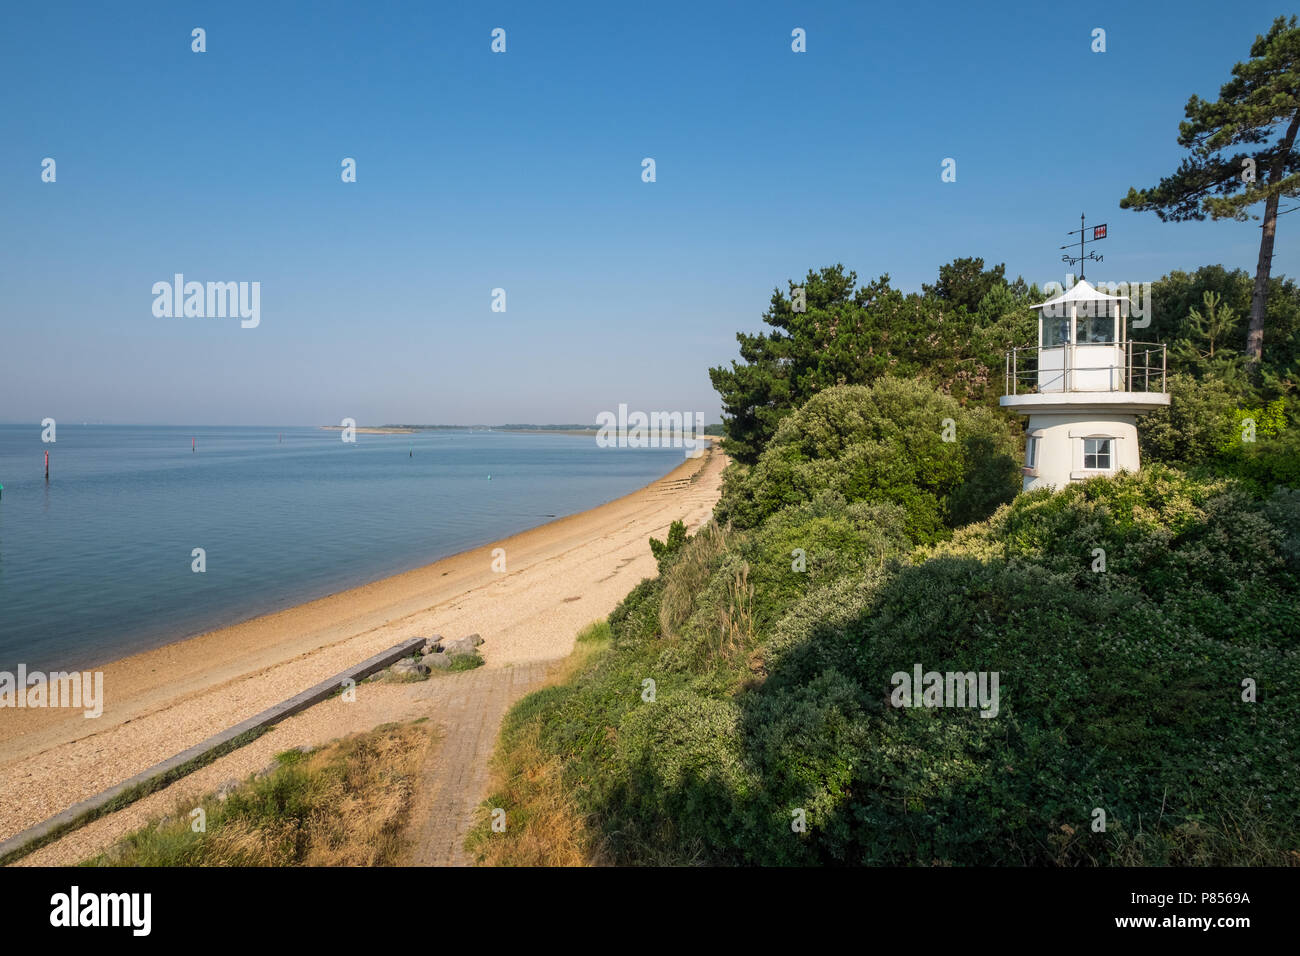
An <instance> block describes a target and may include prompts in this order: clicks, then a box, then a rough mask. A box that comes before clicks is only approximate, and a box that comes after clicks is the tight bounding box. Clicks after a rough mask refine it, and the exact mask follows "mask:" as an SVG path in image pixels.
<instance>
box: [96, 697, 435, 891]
mask: <svg viewBox="0 0 1300 956" xmlns="http://www.w3.org/2000/svg"><path fill="white" fill-rule="evenodd" d="M432 741H433V735H432V733H431V730H430V728H429V727H428V725H427V724H425V723H423V722H415V723H407V724H386V725H384V726H381V727H377V728H376V729H374V730H372V731H370V732H368V733H364V734H354V735H352V736H350V737H345V738H343V739H341V740H336V741H333V742H332V743H329V744H327V745H325V746H324V747H322V748H320V749H318V750H314V751H311V752H308V753H302V752H300V751H296V750H291V751H287V752H285V753H282V754H280V755H279V757H278V758H277V765H276V766H275V767H274V769H271V770H270V771H269V772H265V773H263V774H261V775H256V776H253V777H250V778H249V779H248V780H246V781H245V782H244V783H243V784H241V785H240V786H239V787H238V788H236V789H235V790H233V791H231V792H230V793H229V794H227V795H226V796H225V798H224V799H221V798H219V797H218V796H217V795H215V794H212V795H210V796H208V797H206V798H204V800H203V801H202V802H201V803H200V804H199V806H198V807H194V806H188V805H187V806H177V807H176V809H175V811H174V813H173V815H172V816H170V817H167V818H164V819H163V820H160V821H155V822H154V823H152V824H150V825H148V826H146V827H143V828H142V829H140V830H137V831H136V832H134V833H131V834H129V835H128V836H126V837H124V838H123V839H122V840H120V841H119V842H118V843H116V844H114V845H113V846H112V847H110V848H109V849H108V850H107V851H106V852H105V853H103V854H100V855H99V856H98V857H95V858H94V859H92V860H89V861H87V863H88V864H89V865H93V866H391V865H394V864H395V863H397V862H398V860H399V857H400V855H401V852H402V850H403V839H402V832H403V829H404V827H405V824H406V818H407V816H408V814H409V811H410V807H411V799H412V796H413V791H414V784H415V780H416V778H417V772H418V770H419V767H420V764H421V761H422V760H423V758H424V755H425V753H426V752H427V750H428V748H429V747H430V745H431V744H432ZM196 809H201V810H202V811H203V814H204V817H205V822H206V830H205V831H204V832H197V833H196V832H194V829H193V822H194V821H195V819H196V817H195V814H194V811H195V810H196Z"/></svg>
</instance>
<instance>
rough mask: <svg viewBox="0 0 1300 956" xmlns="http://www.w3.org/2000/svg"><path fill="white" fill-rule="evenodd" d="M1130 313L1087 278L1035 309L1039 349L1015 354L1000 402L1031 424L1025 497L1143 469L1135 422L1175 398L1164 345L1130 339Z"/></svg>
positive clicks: (1009, 355) (1024, 470)
mask: <svg viewBox="0 0 1300 956" xmlns="http://www.w3.org/2000/svg"><path fill="white" fill-rule="evenodd" d="M1126 305H1127V300H1125V299H1123V298H1121V297H1120V296H1114V295H1107V294H1106V293H1103V292H1100V291H1098V290H1097V289H1095V288H1094V287H1093V286H1092V285H1090V284H1089V283H1088V282H1086V281H1084V280H1083V279H1082V278H1080V280H1079V281H1078V282H1077V283H1076V284H1075V285H1074V286H1072V287H1071V288H1070V289H1069V290H1067V291H1066V292H1064V293H1062V294H1061V295H1059V296H1057V297H1055V298H1053V299H1049V300H1048V301H1047V302H1043V303H1041V304H1039V305H1036V306H1034V308H1035V309H1036V310H1037V311H1038V345H1037V346H1030V347H1027V348H1019V349H1012V350H1011V351H1010V352H1008V353H1007V367H1006V388H1005V389H1004V392H1005V394H1004V395H1003V397H1002V399H1001V404H1002V406H1003V407H1005V408H1011V409H1014V410H1015V411H1017V412H1019V413H1020V414H1021V415H1026V416H1028V418H1029V422H1028V425H1027V429H1026V437H1025V463H1024V467H1023V468H1022V469H1021V471H1022V473H1023V475H1024V490H1025V491H1029V490H1030V489H1032V488H1041V487H1051V488H1061V487H1064V486H1065V485H1067V484H1069V483H1070V482H1072V481H1082V480H1083V479H1085V478H1090V477H1092V476H1094V475H1106V474H1114V473H1115V472H1118V471H1137V470H1138V467H1139V464H1140V462H1139V458H1138V441H1137V418H1138V416H1139V415H1142V414H1144V413H1145V412H1149V411H1152V410H1153V409H1156V408H1160V407H1162V406H1166V405H1168V404H1169V395H1168V393H1167V392H1166V391H1165V372H1166V356H1165V347H1164V346H1163V345H1158V344H1154V343H1150V342H1135V341H1133V340H1132V339H1130V338H1129V337H1128V334H1127V311H1128V310H1127V309H1126V308H1124V306H1126Z"/></svg>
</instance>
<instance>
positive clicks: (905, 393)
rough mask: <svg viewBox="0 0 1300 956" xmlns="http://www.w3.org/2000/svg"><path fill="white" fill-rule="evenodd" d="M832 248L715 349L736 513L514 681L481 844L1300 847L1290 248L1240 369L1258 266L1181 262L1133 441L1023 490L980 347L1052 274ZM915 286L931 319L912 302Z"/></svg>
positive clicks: (575, 856)
mask: <svg viewBox="0 0 1300 956" xmlns="http://www.w3.org/2000/svg"><path fill="white" fill-rule="evenodd" d="M819 282H820V283H821V289H820V291H818V292H816V293H815V294H812V293H811V292H810V294H809V298H808V305H809V311H808V313H794V312H790V313H788V314H787V313H781V314H782V316H783V318H782V322H783V323H785V324H783V325H782V328H784V329H787V330H788V331H786V332H782V333H780V334H779V335H777V336H774V337H770V338H765V337H755V338H754V339H751V340H750V341H749V344H750V345H751V346H753V348H752V349H751V351H750V353H749V355H748V356H747V363H748V364H745V365H737V366H735V367H734V368H733V369H732V370H731V371H729V372H725V373H722V374H718V372H719V370H715V382H717V383H718V384H719V388H720V390H721V391H722V392H723V395H724V401H725V402H727V408H728V414H729V419H728V423H727V427H728V445H729V447H731V448H732V449H734V450H737V452H738V455H739V456H740V459H741V460H740V461H738V462H737V463H736V464H733V466H732V467H731V468H730V469H729V471H728V474H727V476H726V480H725V483H724V491H723V496H722V499H721V501H720V502H719V505H718V507H717V509H716V512H715V519H716V520H715V521H714V522H711V523H709V524H706V525H705V526H704V527H702V528H701V529H700V530H699V531H698V532H697V533H696V534H695V535H694V536H688V535H687V534H686V532H685V529H684V528H682V527H681V526H680V525H678V526H675V527H674V528H673V529H672V530H671V531H670V533H669V535H668V536H667V538H666V540H664V541H654V542H652V543H651V546H652V549H653V551H654V554H655V557H656V558H657V560H658V563H659V570H660V573H659V575H658V576H657V577H656V578H654V579H650V580H646V581H643V582H642V583H641V584H640V585H639V586H638V587H637V588H636V589H635V590H634V591H633V592H632V593H631V594H630V595H629V596H628V597H627V598H626V599H625V600H624V601H623V603H622V604H621V605H620V606H619V608H618V609H617V610H616V611H615V612H614V614H612V615H611V616H610V618H609V620H608V622H607V624H606V625H604V626H603V627H602V628H601V629H598V630H597V631H594V632H593V633H592V634H591V635H588V638H589V639H588V640H587V641H586V642H585V643H584V648H583V653H582V655H581V657H580V659H578V660H576V661H575V663H574V665H573V671H572V672H571V673H570V674H569V675H567V677H566V678H565V679H564V680H563V681H562V682H561V683H560V684H558V685H556V686H554V687H551V688H548V689H546V690H544V691H541V692H539V693H537V694H534V695H532V696H530V697H528V698H526V699H525V700H524V701H523V702H522V703H521V704H520V705H519V706H518V707H517V708H515V710H514V711H513V712H512V713H511V714H510V716H509V717H508V719H507V721H506V723H505V727H504V730H503V738H502V739H503V746H502V748H501V755H502V756H501V760H502V763H501V764H500V765H499V767H500V769H501V772H502V773H503V776H502V777H501V778H500V780H501V786H500V790H499V792H498V793H496V794H494V796H493V797H492V798H491V800H490V801H489V804H488V805H489V806H509V807H513V808H514V810H513V811H508V812H513V813H514V814H515V815H514V816H513V817H512V819H513V820H515V821H516V822H515V823H514V824H512V827H511V829H510V830H509V831H508V832H507V833H506V834H490V833H489V832H488V831H487V830H486V829H485V828H481V829H480V830H479V831H476V833H475V834H474V836H473V838H472V841H471V843H472V846H474V848H475V849H476V850H477V851H478V852H480V853H481V854H483V856H484V858H485V859H489V860H491V861H493V862H534V863H538V862H577V861H597V862H612V863H719V864H825V863H835V864H904V865H907V864H922V865H929V864H1012V865H1015V864H1031V865H1035V864H1036V865H1042V864H1064V865H1074V864H1176V863H1182V864H1198V865H1199V864H1257V863H1271V864H1300V756H1298V755H1300V698H1298V697H1297V690H1298V689H1300V687H1298V686H1297V681H1298V680H1300V641H1298V640H1297V634H1300V491H1297V490H1296V486H1297V485H1300V481H1298V480H1297V477H1298V476H1297V468H1300V464H1298V463H1297V455H1296V438H1295V436H1296V432H1297V430H1296V429H1295V427H1294V426H1293V425H1291V424H1290V423H1291V422H1293V421H1294V418H1295V412H1296V409H1295V397H1294V387H1295V374H1294V369H1295V364H1296V357H1297V344H1298V343H1297V337H1296V334H1295V333H1296V329H1297V328H1298V327H1300V323H1298V322H1297V320H1298V319H1300V295H1298V294H1297V291H1296V289H1295V286H1294V285H1293V284H1292V283H1290V282H1289V281H1287V280H1284V279H1274V280H1273V282H1274V291H1275V296H1274V299H1273V300H1272V301H1271V302H1270V307H1269V309H1270V315H1271V316H1272V317H1273V320H1272V321H1273V325H1272V326H1271V327H1270V335H1269V337H1268V338H1267V339H1266V346H1265V351H1264V356H1265V360H1264V362H1263V363H1262V365H1261V366H1260V367H1259V368H1258V369H1257V370H1256V372H1255V373H1253V374H1252V373H1251V372H1249V371H1247V370H1246V369H1244V368H1241V363H1240V362H1239V361H1238V360H1236V358H1235V356H1234V352H1235V353H1236V354H1237V355H1239V354H1240V351H1241V347H1240V330H1239V329H1238V328H1237V326H1236V325H1234V323H1233V311H1234V310H1237V309H1239V308H1240V307H1241V304H1242V298H1243V296H1244V297H1245V300H1246V301H1247V302H1248V301H1249V296H1250V279H1249V277H1247V276H1245V275H1244V274H1240V273H1230V272H1226V271H1225V270H1223V269H1221V268H1217V267H1214V268H1208V269H1202V270H1199V271H1198V272H1196V273H1193V274H1190V275H1188V274H1184V273H1175V274H1173V275H1171V276H1169V277H1166V279H1164V280H1162V283H1161V284H1160V285H1159V286H1157V291H1156V296H1155V301H1156V302H1157V310H1158V311H1157V313H1156V317H1155V320H1154V323H1153V324H1154V326H1155V329H1154V331H1155V334H1156V335H1159V336H1161V337H1163V338H1164V339H1165V340H1166V341H1170V342H1172V343H1173V345H1174V346H1175V347H1176V348H1178V349H1179V350H1180V352H1181V354H1182V355H1183V357H1184V359H1185V362H1184V364H1183V366H1182V367H1181V369H1180V371H1179V375H1178V377H1177V378H1176V379H1175V382H1174V385H1173V390H1174V404H1173V407H1172V408H1171V410H1170V412H1169V413H1168V414H1167V415H1164V416H1162V417H1156V416H1152V419H1153V420H1152V421H1150V422H1149V424H1147V423H1144V424H1143V426H1142V430H1143V440H1144V447H1145V454H1146V456H1147V461H1148V463H1147V464H1146V466H1145V467H1144V469H1143V471H1142V472H1141V473H1140V474H1137V475H1133V474H1120V475H1118V476H1115V477H1112V478H1096V479H1092V480H1090V481H1088V482H1085V483H1080V484H1076V485H1072V486H1070V487H1069V488H1067V489H1064V490H1061V491H1058V492H1055V493H1053V492H1049V491H1038V492H1033V493H1030V494H1022V495H1018V496H1017V495H1015V492H1016V491H1017V490H1018V488H1019V476H1018V474H1017V471H1016V469H1015V467H1014V465H1015V462H1014V457H1013V456H1014V455H1015V453H1016V449H1017V447H1018V434H1019V428H1018V425H1017V423H1016V422H1015V421H1014V419H1012V418H1011V417H1010V416H1008V415H1006V414H1005V413H1003V412H1001V411H994V410H993V408H992V407H991V406H995V405H996V391H997V389H996V387H995V386H1000V384H1001V383H1000V375H999V376H998V379H999V380H998V381H997V382H995V383H994V382H992V381H991V379H990V378H989V372H990V370H991V369H992V368H993V367H994V364H993V360H992V353H991V351H990V350H991V349H992V348H993V345H994V344H998V345H999V347H1000V342H1001V340H1002V339H1003V338H1004V337H1005V338H1010V337H1012V336H1018V335H1019V334H1020V332H1021V331H1023V329H1021V325H1022V324H1023V322H1024V321H1025V319H1026V318H1027V314H1026V313H1025V310H1024V306H1025V305H1026V304H1027V303H1028V302H1029V300H1030V299H1031V298H1032V295H1033V294H1034V293H1033V290H1028V289H1025V288H1024V287H1023V283H1007V282H1006V281H1005V279H1004V278H1003V276H1002V270H1001V268H1000V267H997V268H994V269H991V270H990V269H985V268H984V264H983V262H982V261H980V260H962V261H959V262H958V263H954V264H952V266H950V267H945V269H944V270H942V271H941V274H940V281H939V283H937V284H936V286H934V287H928V288H927V289H926V291H925V292H924V294H923V295H920V296H910V297H908V296H901V295H899V294H897V293H894V292H890V291H889V290H888V289H887V288H886V287H885V286H882V285H881V284H879V283H877V284H873V285H872V286H871V287H869V289H868V290H867V291H864V290H859V289H856V288H855V283H854V280H853V279H852V276H851V274H847V275H846V274H844V273H843V272H842V270H840V269H839V268H838V267H835V268H833V269H828V270H822V272H821V273H820V274H818V275H816V276H814V275H813V274H810V275H809V279H808V280H807V286H808V288H809V290H812V289H814V288H817V284H818V283H819ZM886 286H887V283H886ZM1162 289H1163V292H1162ZM1207 292H1209V293H1213V295H1212V296H1210V297H1209V298H1207V297H1206V293H1207ZM1162 296H1166V298H1164V299H1162ZM780 298H781V297H780V296H777V297H774V306H775V305H776V304H777V302H778V300H780ZM1162 301H1166V302H1168V301H1173V302H1178V303H1180V304H1179V305H1178V308H1185V309H1186V310H1187V311H1186V313H1185V314H1184V315H1183V316H1182V317H1181V320H1175V318H1173V317H1172V316H1170V315H1169V314H1168V313H1167V312H1165V311H1164V310H1162V309H1161V307H1160V306H1159V303H1160V302H1162ZM814 303H816V305H814ZM972 306H974V314H972ZM927 309H931V310H934V311H933V312H932V314H941V315H942V317H943V320H942V321H939V322H936V323H935V324H934V325H933V326H932V327H931V328H932V330H933V336H932V338H933V339H934V341H932V342H929V341H926V337H925V336H921V335H919V333H917V332H913V333H911V334H909V333H908V332H907V330H906V324H905V322H904V321H903V320H904V319H905V318H907V317H909V316H910V317H911V319H909V320H913V319H914V320H915V321H917V322H920V321H921V319H922V316H923V315H924V314H925V312H926V310H927ZM1225 309H1226V315H1225ZM814 312H815V313H816V314H817V315H819V316H821V318H820V319H817V320H813V321H811V322H809V320H808V316H809V315H811V314H813V313H814ZM981 313H982V315H983V317H982V318H980V317H979V316H980V315H981ZM890 316H892V317H893V318H890ZM831 317H833V319H834V321H833V322H832V323H831V324H830V325H828V324H827V323H828V322H830V319H831ZM894 320H898V321H899V322H900V323H903V324H900V325H899V326H896V327H895V326H891V325H890V322H891V321H894ZM949 326H951V328H963V329H964V330H965V331H964V332H952V331H951V329H950V328H949ZM828 328H830V329H831V332H830V333H827V331H826V330H827V329H828ZM981 329H982V330H983V331H981ZM989 330H993V331H989ZM1210 336H1212V337H1213V338H1214V340H1215V344H1214V346H1213V348H1210V347H1208V344H1207V343H1208V337H1210ZM950 337H951V341H950ZM1028 337H1029V336H1028V335H1025V336H1024V338H1028ZM1153 337H1154V336H1153ZM839 339H849V340H852V342H854V343H856V344H852V345H848V344H845V343H844V342H842V341H841V342H839V344H837V340H839ZM759 340H761V342H760V341H759ZM958 340H961V341H958ZM868 342H869V343H870V344H869V345H866V344H864V343H868ZM945 342H950V344H951V345H952V346H953V350H952V351H951V353H949V354H947V355H946V356H945V357H943V358H942V360H941V361H936V362H933V363H928V362H926V361H924V360H923V359H922V358H921V353H922V351H923V349H930V348H933V349H935V350H936V352H939V351H941V350H942V349H943V348H946V346H945V345H944V344H943V343H945ZM755 343H758V344H755ZM743 344H744V343H743V342H742V345H743ZM744 352H745V349H744V348H743V347H742V354H743V353H744ZM1225 353H1226V354H1225ZM997 361H998V362H1000V361H1001V359H1000V357H999V358H998V360H997ZM746 402H752V403H753V404H752V407H751V406H746V405H745V403H746ZM746 409H748V410H746ZM1247 425H1249V427H1247ZM945 428H946V429H947V431H946V433H945ZM733 429H734V430H733ZM1247 435H1249V436H1250V438H1253V439H1254V440H1253V441H1251V440H1250V439H1249V438H1247V437H1246V436H1247ZM918 665H919V666H920V667H921V668H923V669H924V670H925V671H938V672H941V673H943V672H950V671H951V672H961V673H968V672H976V673H985V674H992V673H994V672H996V673H997V674H998V675H999V679H1000V694H999V696H1000V702H999V707H998V710H997V713H996V715H995V716H992V717H991V718H986V717H983V716H981V713H980V712H979V710H977V709H974V708H961V707H936V708H927V707H898V706H897V703H898V701H897V699H896V697H894V696H893V694H894V692H895V682H894V680H893V676H894V675H895V674H897V673H903V674H908V673H911V672H912V671H913V669H914V668H915V667H916V666H918ZM1102 820H1104V824H1105V825H1104V828H1102V827H1101V826H1100V822H1101V821H1102ZM542 821H545V826H542ZM801 821H802V825H801V823H800V822H801ZM560 835H562V836H560Z"/></svg>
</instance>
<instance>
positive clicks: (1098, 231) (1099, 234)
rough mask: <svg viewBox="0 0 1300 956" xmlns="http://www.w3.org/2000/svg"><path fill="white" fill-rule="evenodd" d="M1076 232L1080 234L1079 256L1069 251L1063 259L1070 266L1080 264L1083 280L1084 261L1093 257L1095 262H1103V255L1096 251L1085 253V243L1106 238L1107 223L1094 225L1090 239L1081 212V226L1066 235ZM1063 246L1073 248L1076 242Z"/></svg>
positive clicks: (1080, 273)
mask: <svg viewBox="0 0 1300 956" xmlns="http://www.w3.org/2000/svg"><path fill="white" fill-rule="evenodd" d="M1076 233H1077V234H1078V236H1079V254H1078V255H1077V256H1072V255H1070V254H1069V253H1068V252H1067V253H1066V254H1065V255H1063V256H1061V261H1062V262H1064V263H1066V264H1068V265H1070V266H1073V265H1074V264H1075V263H1076V262H1077V263H1078V264H1079V279H1080V280H1082V279H1083V277H1084V276H1083V269H1084V266H1083V263H1084V262H1085V261H1087V260H1089V259H1091V260H1092V261H1094V262H1101V256H1099V255H1097V253H1095V252H1089V253H1088V254H1087V255H1084V251H1083V247H1084V243H1086V242H1096V241H1097V240H1098V239H1105V238H1106V224H1105V223H1104V222H1103V223H1102V224H1101V225H1100V226H1093V227H1092V238H1091V239H1089V238H1088V227H1087V226H1085V225H1084V218H1083V213H1080V214H1079V228H1078V229H1071V230H1070V231H1069V232H1067V233H1066V235H1067V236H1073V235H1075V234H1076ZM1061 248H1062V249H1073V248H1074V243H1073V242H1070V243H1068V244H1066V245H1064V246H1061Z"/></svg>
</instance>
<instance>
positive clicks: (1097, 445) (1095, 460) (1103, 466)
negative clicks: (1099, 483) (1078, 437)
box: [1083, 438, 1114, 471]
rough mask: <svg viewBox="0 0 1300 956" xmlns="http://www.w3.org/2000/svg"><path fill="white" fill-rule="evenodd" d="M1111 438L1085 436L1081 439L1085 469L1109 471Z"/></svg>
mask: <svg viewBox="0 0 1300 956" xmlns="http://www.w3.org/2000/svg"><path fill="white" fill-rule="evenodd" d="M1113 441H1114V439H1111V438H1085V439H1084V440H1083V467H1084V469H1085V470H1087V471H1110V468H1111V464H1110V463H1111V443H1112V442H1113Z"/></svg>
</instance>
